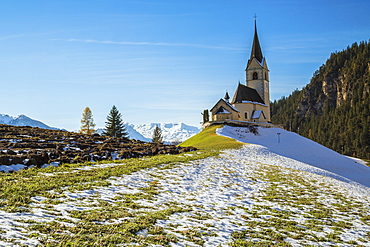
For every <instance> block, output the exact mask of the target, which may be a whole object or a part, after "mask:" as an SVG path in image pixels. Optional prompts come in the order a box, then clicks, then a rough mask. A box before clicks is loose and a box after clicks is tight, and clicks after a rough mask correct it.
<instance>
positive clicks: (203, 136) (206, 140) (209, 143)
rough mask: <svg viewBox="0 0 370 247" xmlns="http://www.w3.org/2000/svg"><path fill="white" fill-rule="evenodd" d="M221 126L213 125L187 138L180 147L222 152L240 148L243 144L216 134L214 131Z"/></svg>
mask: <svg viewBox="0 0 370 247" xmlns="http://www.w3.org/2000/svg"><path fill="white" fill-rule="evenodd" d="M222 127H223V125H213V126H210V127H208V128H205V129H203V130H202V131H201V132H200V133H198V134H197V135H195V136H193V137H191V138H189V139H188V140H186V141H184V142H183V143H181V144H180V146H182V147H188V146H193V147H196V148H198V149H201V150H216V151H219V150H223V149H233V148H240V147H241V146H242V145H243V143H240V142H237V141H236V140H234V139H232V138H228V137H223V136H219V135H217V134H216V129H218V128H222Z"/></svg>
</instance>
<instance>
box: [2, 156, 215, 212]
mask: <svg viewBox="0 0 370 247" xmlns="http://www.w3.org/2000/svg"><path fill="white" fill-rule="evenodd" d="M217 154H218V153H217V152H210V151H203V152H192V153H190V154H189V155H183V154H179V155H158V156H153V157H147V158H134V159H127V160H120V161H118V162H119V163H120V164H119V165H117V166H113V167H110V168H109V169H106V168H95V169H92V170H75V168H77V167H81V166H86V165H91V163H90V162H88V163H84V164H73V165H71V164H66V165H62V166H59V167H51V166H49V167H47V168H43V169H36V168H32V169H26V170H21V171H19V172H16V173H1V174H0V184H1V187H0V198H1V201H0V209H2V210H6V211H9V212H19V210H20V208H22V207H27V205H28V204H29V203H31V202H32V200H31V198H32V197H33V196H44V197H46V198H48V199H55V198H58V197H61V196H62V193H63V190H62V189H61V188H63V187H67V186H68V190H69V191H71V192H73V191H77V190H86V189H92V188H94V187H98V186H109V185H110V182H108V181H107V179H108V178H110V177H114V176H122V175H124V174H131V173H133V172H136V171H139V170H141V169H146V168H151V167H156V166H158V165H163V164H177V163H181V162H189V161H191V160H196V159H204V158H206V157H209V156H214V155H217ZM118 162H117V161H116V162H114V161H110V163H118ZM102 163H108V161H106V162H102ZM46 174H52V176H47V175H46ZM50 191H53V193H50Z"/></svg>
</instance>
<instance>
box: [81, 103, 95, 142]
mask: <svg viewBox="0 0 370 247" xmlns="http://www.w3.org/2000/svg"><path fill="white" fill-rule="evenodd" d="M81 124H82V125H81V128H80V133H82V134H87V135H91V134H93V133H95V123H94V119H93V115H92V112H91V110H90V108H89V107H86V108H85V110H84V112H83V113H82V119H81Z"/></svg>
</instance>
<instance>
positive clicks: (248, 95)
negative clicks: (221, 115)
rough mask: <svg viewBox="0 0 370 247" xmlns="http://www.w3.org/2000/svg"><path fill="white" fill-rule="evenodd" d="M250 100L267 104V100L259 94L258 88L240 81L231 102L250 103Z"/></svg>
mask: <svg viewBox="0 0 370 247" xmlns="http://www.w3.org/2000/svg"><path fill="white" fill-rule="evenodd" d="M248 102H250V103H261V104H265V102H264V101H263V99H262V98H261V96H260V95H259V94H258V92H257V91H256V89H254V88H250V87H247V86H244V85H242V84H240V83H239V85H238V88H237V89H236V91H235V94H234V98H233V101H232V102H231V104H235V103H248Z"/></svg>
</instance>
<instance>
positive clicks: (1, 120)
mask: <svg viewBox="0 0 370 247" xmlns="http://www.w3.org/2000/svg"><path fill="white" fill-rule="evenodd" d="M0 124H7V125H12V126H31V127H39V128H42V129H52V130H58V128H54V127H50V126H48V125H46V124H44V123H43V122H41V121H38V120H35V119H32V118H30V117H27V116H26V115H23V114H21V115H19V116H16V117H13V116H9V115H7V114H1V113H0Z"/></svg>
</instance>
